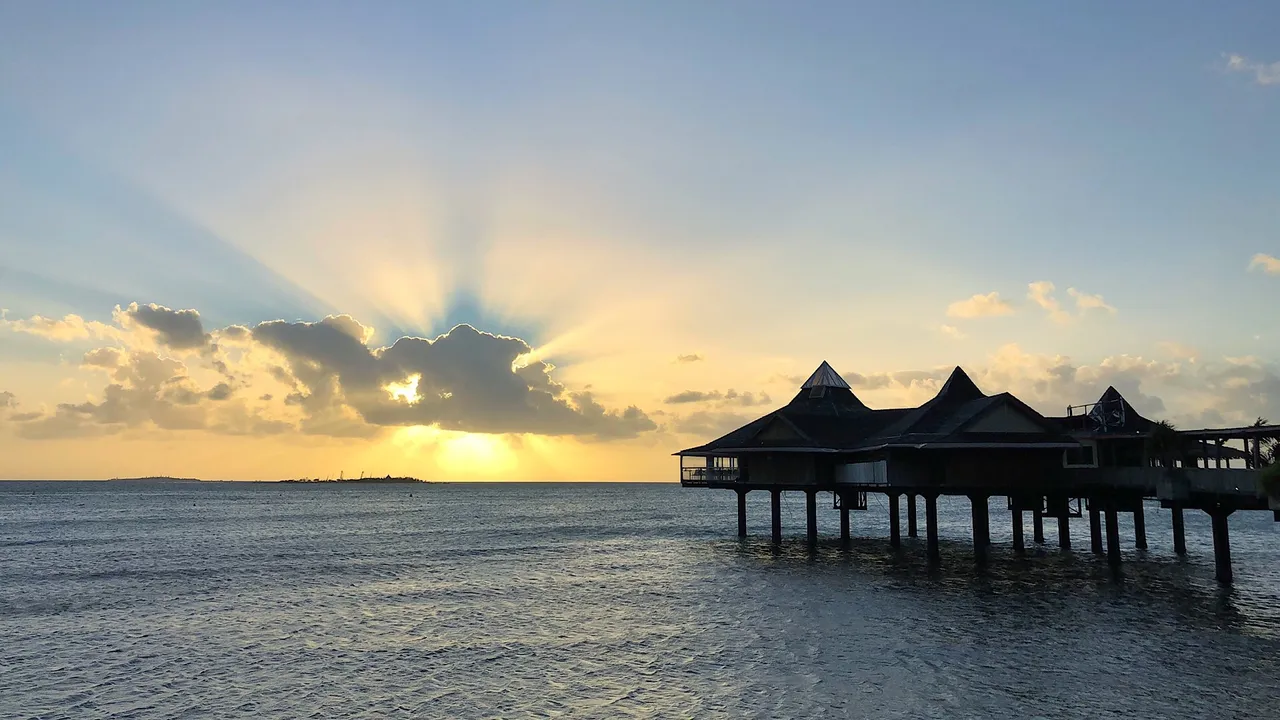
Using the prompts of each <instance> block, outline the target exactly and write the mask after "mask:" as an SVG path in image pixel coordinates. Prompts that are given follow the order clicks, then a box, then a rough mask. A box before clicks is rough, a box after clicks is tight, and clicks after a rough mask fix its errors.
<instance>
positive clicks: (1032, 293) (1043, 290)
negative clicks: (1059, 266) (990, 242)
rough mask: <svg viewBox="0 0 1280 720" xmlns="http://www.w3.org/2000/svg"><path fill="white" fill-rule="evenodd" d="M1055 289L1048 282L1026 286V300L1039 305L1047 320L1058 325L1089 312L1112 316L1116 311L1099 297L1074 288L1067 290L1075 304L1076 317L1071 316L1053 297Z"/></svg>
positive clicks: (1039, 281)
mask: <svg viewBox="0 0 1280 720" xmlns="http://www.w3.org/2000/svg"><path fill="white" fill-rule="evenodd" d="M1055 289H1056V287H1055V286H1054V284H1053V283H1051V282H1049V281H1048V280H1038V281H1036V282H1033V283H1028V284H1027V299H1028V300H1030V301H1031V302H1033V303H1035V304H1036V305H1039V306H1040V307H1041V308H1042V309H1043V310H1044V311H1045V312H1047V313H1049V319H1050V320H1052V321H1054V322H1056V323H1060V324H1064V325H1065V324H1066V323H1069V322H1071V321H1072V320H1074V319H1076V317H1077V316H1083V315H1085V314H1086V313H1088V312H1089V311H1090V310H1098V311H1102V312H1105V313H1109V314H1111V315H1114V314H1115V313H1116V309H1115V308H1114V307H1112V306H1110V305H1108V304H1107V301H1106V300H1104V299H1103V298H1102V296H1101V295H1095V294H1092V293H1087V292H1082V291H1080V290H1077V289H1075V288H1067V295H1069V296H1071V298H1072V299H1073V300H1074V301H1075V303H1076V315H1072V314H1071V313H1070V312H1068V311H1067V310H1065V309H1063V307H1062V303H1060V302H1058V298H1056V297H1054V294H1053V293H1054V291H1055Z"/></svg>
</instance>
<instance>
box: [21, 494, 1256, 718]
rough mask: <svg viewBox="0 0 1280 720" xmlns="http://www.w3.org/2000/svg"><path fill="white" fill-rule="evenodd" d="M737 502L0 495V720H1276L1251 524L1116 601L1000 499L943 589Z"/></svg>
mask: <svg viewBox="0 0 1280 720" xmlns="http://www.w3.org/2000/svg"><path fill="white" fill-rule="evenodd" d="M751 498H752V507H751V508H750V513H751V518H750V519H751V523H752V531H753V533H755V535H754V536H753V537H751V538H749V539H748V540H746V541H739V540H738V539H737V538H736V537H735V536H734V535H735V517H736V514H735V510H734V501H733V495H732V494H731V493H727V492H715V491H706V490H681V489H680V488H678V487H674V486H669V485H524V484H511V485H499V484H494V485H432V486H417V487H409V486H360V487H352V486H346V487H316V486H310V487H308V486H287V485H286V486H282V485H260V484H232V483H204V484H199V485H183V484H170V485H151V486H136V485H118V484H105V483H0V717H3V718H26V717H40V718H151V717H183V718H205V717H207V718H222V717H280V718H303V717H324V718H330V717H361V718H380V717H439V718H479V717H512V718H514V717H599V718H615V717H662V718H666V717H696V718H737V717H770V718H800V717H867V718H898V717H901V718H917V717H936V718H966V717H1001V718H1003V717H1008V718H1022V717H1054V718H1059V717H1067V718H1104V717H1116V718H1121V717H1123V718H1135V717H1138V718H1144V717H1151V718H1156V717H1168V718H1206V717H1257V718H1275V717H1277V716H1280V529H1278V526H1276V525H1274V524H1273V523H1272V519H1271V515H1270V514H1266V513H1237V514H1236V515H1235V516H1233V517H1232V527H1231V531H1232V534H1233V537H1232V539H1233V550H1234V553H1235V565H1236V578H1237V582H1236V585H1235V587H1234V588H1233V589H1230V590H1223V589H1221V588H1219V587H1218V586H1217V585H1216V583H1215V582H1214V581H1213V557H1212V552H1211V547H1210V545H1209V528H1208V523H1207V518H1206V517H1205V516H1204V515H1203V514H1202V513H1189V514H1188V523H1187V524H1188V528H1187V530H1188V544H1189V546H1190V550H1191V556H1190V557H1189V558H1188V559H1186V560H1179V559H1177V558H1176V557H1175V556H1174V554H1173V552H1172V547H1171V540H1170V537H1169V529H1168V528H1169V523H1168V515H1167V513H1163V512H1162V511H1160V510H1159V509H1158V508H1155V507H1151V508H1149V510H1148V517H1147V525H1148V535H1149V540H1150V545H1151V549H1150V550H1149V551H1147V552H1144V553H1140V552H1137V551H1133V550H1131V549H1128V550H1126V554H1125V560H1126V565H1125V573H1124V578H1123V579H1122V580H1120V581H1118V582H1117V581H1115V580H1113V579H1112V578H1111V576H1110V573H1109V572H1108V571H1107V569H1106V566H1105V562H1103V561H1100V560H1099V559H1096V558H1094V557H1093V556H1092V555H1090V554H1089V553H1088V551H1087V549H1088V527H1087V522H1083V523H1082V522H1080V521H1078V520H1077V521H1076V523H1075V525H1076V527H1074V528H1073V542H1074V544H1075V547H1076V552H1075V553H1074V554H1069V553H1061V552H1059V551H1058V550H1057V549H1056V547H1045V548H1041V549H1038V550H1033V552H1032V554H1031V555H1030V556H1029V557H1027V558H1016V557H1014V556H1013V555H1012V554H1011V552H1010V551H1009V549H1008V543H1009V529H1008V522H1007V517H1008V516H1007V514H1006V513H1004V512H1003V511H1002V510H1003V505H1001V504H1000V503H1001V502H1002V500H993V502H992V535H993V538H992V539H993V541H994V542H995V543H997V544H998V545H997V547H996V548H995V549H994V552H993V555H992V561H991V567H990V569H989V570H988V571H986V572H985V573H982V574H979V573H977V572H975V571H974V570H973V567H972V562H971V555H970V552H969V546H968V538H969V535H968V533H969V527H968V507H967V504H966V502H964V501H957V502H953V503H943V504H942V506H941V523H942V537H943V553H944V566H943V569H942V570H941V571H936V572H930V571H929V570H928V569H927V567H926V565H925V562H924V548H923V547H922V545H921V543H922V542H923V540H921V541H913V540H907V541H906V542H905V543H904V547H903V549H902V550H901V551H899V552H893V551H891V550H890V549H889V547H888V543H887V540H886V537H887V527H888V522H887V518H886V511H885V505H884V503H883V501H881V502H880V503H879V504H877V503H876V499H875V498H874V497H873V499H872V508H871V510H869V511H868V512H866V513H857V514H855V516H854V531H855V534H856V535H859V536H860V537H859V539H858V540H856V541H855V543H854V545H853V548H852V549H851V550H850V551H848V552H842V551H841V550H840V548H839V547H838V544H837V543H835V542H833V541H830V540H828V541H826V542H825V543H824V544H823V546H821V547H820V548H818V550H817V551H816V552H810V551H809V550H808V549H807V548H806V547H805V544H804V540H803V537H802V535H803V533H804V512H803V499H802V496H800V495H797V496H795V497H793V498H788V504H787V506H786V507H785V510H784V517H783V521H784V524H785V527H786V529H787V530H788V531H789V532H790V533H791V537H790V538H788V540H787V542H786V543H785V544H784V547H782V548H781V549H780V550H774V549H773V548H771V547H770V546H769V544H768V542H767V532H768V506H767V500H768V499H767V496H766V495H765V494H763V493H754V494H753V495H752V496H751ZM1029 520H1030V517H1029V516H1028V529H1027V533H1028V539H1030V523H1029ZM820 521H821V527H822V531H823V533H824V534H825V535H826V536H827V537H828V538H830V537H831V536H834V535H835V534H836V532H837V523H838V516H837V513H836V512H835V511H833V510H831V509H830V504H829V502H828V503H827V508H826V509H825V510H823V511H822V513H821V518H820ZM1046 525H1047V527H1046V535H1047V536H1048V539H1051V540H1052V539H1056V530H1055V526H1054V524H1053V521H1051V520H1050V521H1047V522H1046ZM904 529H905V524H904ZM1124 538H1125V541H1126V545H1127V546H1128V547H1129V548H1131V547H1132V533H1131V532H1129V531H1128V530H1127V529H1126V530H1125V534H1124Z"/></svg>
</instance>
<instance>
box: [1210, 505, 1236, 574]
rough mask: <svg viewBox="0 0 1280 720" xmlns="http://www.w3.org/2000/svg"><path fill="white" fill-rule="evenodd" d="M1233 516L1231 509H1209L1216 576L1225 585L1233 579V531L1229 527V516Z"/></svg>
mask: <svg viewBox="0 0 1280 720" xmlns="http://www.w3.org/2000/svg"><path fill="white" fill-rule="evenodd" d="M1230 516H1231V510H1229V509H1225V508H1218V509H1214V510H1210V511H1209V517H1211V518H1213V565H1214V568H1215V569H1216V573H1215V576H1216V577H1217V578H1218V582H1220V583H1222V584H1223V585H1230V584H1231V581H1232V573H1231V533H1230V532H1229V531H1228V528H1227V518H1228V517H1230Z"/></svg>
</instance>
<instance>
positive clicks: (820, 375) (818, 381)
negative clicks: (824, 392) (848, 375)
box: [800, 360, 852, 390]
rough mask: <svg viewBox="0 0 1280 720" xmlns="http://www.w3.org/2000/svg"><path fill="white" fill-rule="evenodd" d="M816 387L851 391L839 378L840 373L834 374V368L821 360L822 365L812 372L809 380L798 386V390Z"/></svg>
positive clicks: (847, 384)
mask: <svg viewBox="0 0 1280 720" xmlns="http://www.w3.org/2000/svg"><path fill="white" fill-rule="evenodd" d="M816 387H833V388H844V389H845V390H851V389H852V388H850V387H849V383H847V382H845V381H844V378H842V377H840V373H838V372H836V371H835V368H833V367H831V366H830V365H828V364H827V361H826V360H823V361H822V364H821V365H819V366H818V369H817V370H814V371H813V374H812V375H810V376H809V379H808V380H805V381H804V384H803V385H801V386H800V389H801V390H807V389H811V388H816Z"/></svg>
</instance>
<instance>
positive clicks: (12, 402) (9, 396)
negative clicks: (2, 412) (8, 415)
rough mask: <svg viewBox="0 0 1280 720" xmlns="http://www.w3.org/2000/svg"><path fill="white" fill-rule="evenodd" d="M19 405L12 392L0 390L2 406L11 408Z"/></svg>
mask: <svg viewBox="0 0 1280 720" xmlns="http://www.w3.org/2000/svg"><path fill="white" fill-rule="evenodd" d="M16 407H18V399H17V398H16V397H14V395H13V393H11V392H7V391H6V392H0V408H3V409H9V408H16Z"/></svg>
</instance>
